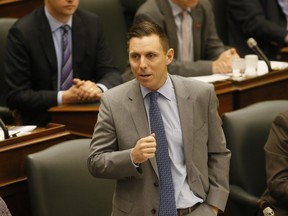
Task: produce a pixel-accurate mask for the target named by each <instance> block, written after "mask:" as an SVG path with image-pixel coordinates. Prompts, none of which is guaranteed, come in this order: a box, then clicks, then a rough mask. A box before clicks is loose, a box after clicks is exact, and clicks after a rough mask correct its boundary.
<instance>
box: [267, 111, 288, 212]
mask: <svg viewBox="0 0 288 216" xmlns="http://www.w3.org/2000/svg"><path fill="white" fill-rule="evenodd" d="M264 149H265V160H266V173H267V185H268V188H267V190H266V191H265V193H264V195H263V196H262V198H263V199H266V200H267V201H268V202H270V204H271V205H272V207H273V208H274V209H275V215H277V216H287V215H288V180H287V179H288V111H287V112H284V113H281V114H279V115H278V116H277V117H276V118H275V120H274V122H273V125H272V128H271V131H270V134H269V137H268V140H267V143H266V144H265V147H264Z"/></svg>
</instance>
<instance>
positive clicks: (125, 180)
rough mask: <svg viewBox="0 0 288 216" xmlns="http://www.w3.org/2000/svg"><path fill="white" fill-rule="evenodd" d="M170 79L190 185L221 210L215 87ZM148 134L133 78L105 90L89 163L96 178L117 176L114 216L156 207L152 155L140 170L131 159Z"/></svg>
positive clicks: (225, 160) (222, 175) (223, 162)
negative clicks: (133, 152) (140, 141)
mask: <svg viewBox="0 0 288 216" xmlns="http://www.w3.org/2000/svg"><path fill="white" fill-rule="evenodd" d="M170 77H171V79H172V83H173V85H174V87H175V92H176V98H177V102H178V108H179V116H180V122H181V127H182V133H183V142H184V151H185V152H184V155H185V161H186V166H187V175H188V184H189V186H190V189H191V190H192V191H193V192H194V193H195V194H196V195H197V196H199V197H201V198H202V199H203V200H204V202H205V203H208V204H211V205H214V206H216V207H218V208H219V209H220V210H223V211H224V208H225V204H226V200H227V197H228V193H229V185H228V170H229V161H230V151H229V150H227V149H226V142H225V138H224V135H223V132H222V128H221V119H220V117H219V115H218V111H217V106H218V101H217V98H216V95H215V93H214V87H213V86H212V85H209V84H205V83H203V82H200V81H196V80H192V79H191V78H184V77H180V76H175V75H170ZM149 133H150V132H149V126H148V120H147V115H146V111H145V107H144V102H143V97H142V95H141V91H140V87H139V83H138V82H137V81H136V80H132V81H129V82H127V83H124V84H122V85H120V86H117V87H115V88H113V89H111V90H109V91H107V92H105V93H104V94H103V96H102V97H101V106H100V112H99V115H98V120H97V123H96V126H95V131H94V134H93V139H92V142H91V146H90V151H91V153H90V156H89V159H88V167H89V170H90V172H91V173H92V175H94V176H95V177H99V178H109V179H116V180H117V186H116V191H115V194H114V198H113V213H112V215H114V216H118V215H131V216H132V215H133V216H135V215H137V216H138V215H139V216H141V215H143V216H145V215H150V214H151V211H152V212H153V211H154V212H155V211H157V210H158V208H159V183H158V182H159V179H158V171H157V164H156V160H155V158H152V159H150V160H148V161H146V162H144V163H142V164H141V165H140V167H139V168H138V169H136V168H135V166H134V165H133V163H132V162H131V158H130V151H131V148H133V147H134V146H135V144H136V142H137V141H138V140H139V139H140V138H142V137H145V136H148V135H149Z"/></svg>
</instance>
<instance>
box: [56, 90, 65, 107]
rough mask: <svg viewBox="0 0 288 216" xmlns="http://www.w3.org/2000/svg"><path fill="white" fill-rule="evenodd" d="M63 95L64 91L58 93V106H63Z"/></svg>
mask: <svg viewBox="0 0 288 216" xmlns="http://www.w3.org/2000/svg"><path fill="white" fill-rule="evenodd" d="M63 93H64V91H58V94H57V102H58V105H61V104H62V96H63Z"/></svg>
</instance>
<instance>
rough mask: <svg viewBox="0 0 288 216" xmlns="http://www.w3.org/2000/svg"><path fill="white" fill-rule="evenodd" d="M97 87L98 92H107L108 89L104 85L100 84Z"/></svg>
mask: <svg viewBox="0 0 288 216" xmlns="http://www.w3.org/2000/svg"><path fill="white" fill-rule="evenodd" d="M97 86H98V88H100V90H101V91H102V92H105V91H107V90H108V88H107V87H106V86H105V85H103V84H101V83H97Z"/></svg>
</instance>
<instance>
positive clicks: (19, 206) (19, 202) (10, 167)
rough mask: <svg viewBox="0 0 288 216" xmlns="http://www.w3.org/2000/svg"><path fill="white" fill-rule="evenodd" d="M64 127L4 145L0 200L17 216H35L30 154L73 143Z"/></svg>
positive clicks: (0, 159)
mask: <svg viewBox="0 0 288 216" xmlns="http://www.w3.org/2000/svg"><path fill="white" fill-rule="evenodd" d="M70 136H71V134H70V132H69V131H67V130H66V127H65V126H64V125H59V124H52V123H51V124H49V125H48V126H47V127H46V128H37V129H36V130H35V131H33V132H32V133H31V134H29V135H24V136H21V137H15V138H10V139H7V140H4V141H0V164H1V166H0V196H1V197H2V198H3V199H4V200H5V202H6V203H7V206H8V208H9V209H10V211H11V214H12V215H13V216H31V215H32V213H31V209H30V201H29V194H28V188H27V180H26V179H27V178H26V172H25V160H26V156H27V155H28V154H31V153H34V152H38V151H40V150H43V149H45V148H47V147H50V146H52V145H55V144H57V143H60V142H62V141H65V140H68V139H70Z"/></svg>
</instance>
